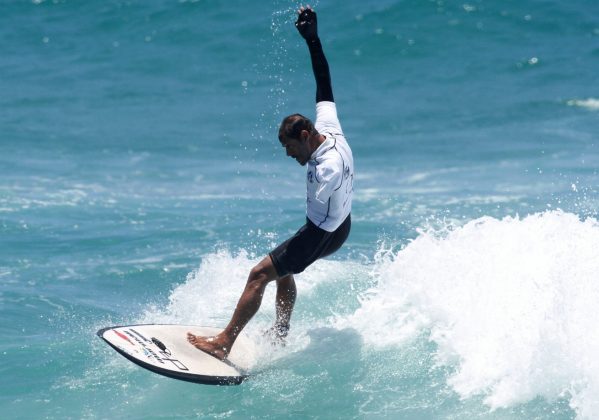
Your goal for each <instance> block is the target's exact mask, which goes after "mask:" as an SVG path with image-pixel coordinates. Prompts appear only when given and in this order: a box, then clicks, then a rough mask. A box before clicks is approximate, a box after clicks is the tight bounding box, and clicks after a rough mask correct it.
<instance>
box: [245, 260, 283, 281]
mask: <svg viewBox="0 0 599 420" xmlns="http://www.w3.org/2000/svg"><path fill="white" fill-rule="evenodd" d="M276 278H277V274H276V270H275V268H274V266H273V265H272V261H271V259H270V257H266V258H264V259H263V260H262V261H260V262H259V263H258V264H257V265H255V266H254V267H253V268H252V269H251V270H250V275H249V277H248V284H254V285H256V286H260V287H262V286H266V285H267V284H268V283H269V282H271V281H273V280H275V279H276Z"/></svg>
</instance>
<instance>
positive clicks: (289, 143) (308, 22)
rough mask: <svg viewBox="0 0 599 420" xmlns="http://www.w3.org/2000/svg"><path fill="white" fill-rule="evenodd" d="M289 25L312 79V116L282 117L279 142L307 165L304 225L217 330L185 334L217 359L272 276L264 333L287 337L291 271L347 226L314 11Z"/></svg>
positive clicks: (343, 147)
mask: <svg viewBox="0 0 599 420" xmlns="http://www.w3.org/2000/svg"><path fill="white" fill-rule="evenodd" d="M295 26H296V28H297V30H298V31H299V33H300V35H301V36H302V37H303V38H304V40H305V41H306V43H307V45H308V50H309V52H310V58H311V62H312V70H313V71H314V78H315V79H316V121H315V123H312V121H311V120H310V119H308V118H306V117H304V116H303V115H301V114H292V115H289V116H287V117H285V118H284V119H283V121H282V123H281V126H280V128H279V141H280V142H281V145H282V146H283V147H284V148H285V151H286V153H287V156H289V157H291V158H293V159H295V160H296V161H297V162H298V163H299V164H300V165H302V166H306V165H307V169H308V170H307V179H306V183H307V210H306V224H305V225H304V226H302V227H301V228H300V229H299V230H298V231H297V232H296V233H295V234H294V235H293V236H292V237H291V238H289V239H288V240H286V241H285V242H283V243H282V244H280V245H279V246H278V247H276V248H275V249H274V250H273V251H271V252H270V253H269V254H268V255H267V256H266V257H265V258H264V259H263V260H262V261H260V263H258V265H256V266H255V267H254V268H252V270H251V271H250V274H249V277H248V280H247V283H246V286H245V289H244V291H243V293H242V295H241V298H240V299H239V302H238V303H237V307H236V308H235V311H234V313H233V317H232V318H231V321H230V322H229V324H228V325H227V327H226V328H225V329H224V330H223V331H222V332H221V333H220V334H218V335H216V336H214V337H201V336H198V335H194V334H192V333H191V332H189V333H188V334H187V340H188V341H189V342H190V343H191V344H192V345H194V346H195V347H197V348H198V349H200V350H202V351H204V352H206V353H209V354H211V355H213V356H214V357H216V358H218V359H221V360H224V359H226V357H227V355H228V354H229V352H230V351H231V347H232V346H233V343H234V342H235V339H236V338H237V336H238V335H239V333H240V332H241V331H242V330H243V328H244V327H245V326H246V325H247V323H248V322H249V321H250V319H251V318H252V317H253V316H254V315H255V314H256V312H257V311H258V309H259V308H260V304H261V302H262V296H263V295H264V290H265V288H266V286H267V284H268V283H270V282H271V281H273V280H276V284H277V294H276V302H275V306H276V320H275V323H274V326H273V327H272V328H271V329H270V330H269V335H271V337H272V338H273V339H274V340H283V339H284V338H285V337H286V336H287V333H288V331H289V321H290V319H291V313H292V311H293V306H294V304H295V298H296V293H297V292H296V286H295V280H294V278H293V274H297V273H301V272H302V271H304V269H305V268H306V267H308V266H309V265H310V264H312V263H313V262H314V261H316V260H317V259H319V258H323V257H326V256H327V255H331V254H332V253H333V252H335V251H337V250H338V249H339V248H340V247H341V245H343V243H344V242H345V240H346V239H347V237H348V235H349V231H350V227H351V215H350V212H351V203H352V194H353V178H354V167H353V157H352V152H351V149H350V147H349V145H348V144H347V141H346V139H345V136H344V135H343V131H342V130H341V125H340V124H339V120H338V118H337V109H336V105H335V101H334V98H333V89H332V87H331V76H330V73H329V65H328V62H327V60H326V57H325V55H324V52H323V50H322V45H321V43H320V39H319V37H318V28H317V21H316V13H315V12H314V11H313V10H312V8H310V6H307V7H305V8H304V7H303V6H302V7H301V8H300V9H299V10H298V17H297V21H296V22H295Z"/></svg>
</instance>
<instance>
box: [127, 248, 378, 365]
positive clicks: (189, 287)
mask: <svg viewBox="0 0 599 420" xmlns="http://www.w3.org/2000/svg"><path fill="white" fill-rule="evenodd" d="M261 258H262V256H260V257H259V258H255V257H253V256H251V255H250V254H249V253H248V252H247V251H245V250H242V251H240V252H238V253H236V254H234V253H231V252H230V251H229V250H226V249H221V250H219V251H216V252H213V253H210V254H207V255H205V256H203V258H202V262H201V264H200V265H199V267H198V268H197V269H196V270H194V271H192V272H191V273H189V274H188V276H187V278H186V279H185V281H184V282H183V283H181V284H179V285H178V286H176V287H175V288H174V289H173V291H172V292H171V294H170V296H169V303H168V305H167V306H166V307H165V308H159V307H150V308H148V309H147V310H146V311H145V313H144V314H143V315H142V316H141V317H140V319H138V320H137V322H140V323H173V324H189V325H206V326H216V327H224V326H225V325H226V324H227V323H228V322H229V320H230V319H231V316H232V314H233V311H234V309H235V306H236V304H237V301H238V299H239V297H240V295H241V292H242V291H243V288H244V286H245V283H246V281H247V277H248V274H249V272H250V270H251V268H252V267H253V266H254V265H255V264H257V263H258V262H259V260H260V259H261ZM366 269H367V268H366V267H365V266H364V265H363V264H360V263H358V262H348V261H343V262H341V261H332V260H321V261H318V262H316V263H315V264H313V265H312V266H310V267H308V269H306V271H304V272H303V273H301V274H299V275H296V283H297V289H298V302H299V301H301V302H302V303H301V305H303V306H308V307H317V308H318V310H316V311H314V313H313V312H307V311H305V310H304V311H302V310H301V309H299V310H298V309H296V311H295V313H294V316H293V322H292V330H293V335H292V336H290V337H289V339H288V345H287V346H286V347H285V349H284V351H279V350H277V349H273V347H272V346H271V345H270V343H269V342H267V341H266V340H265V339H264V337H263V331H265V330H266V329H268V328H269V327H270V326H271V325H272V324H273V322H274V320H275V310H274V307H275V293H276V287H275V284H274V283H272V284H270V285H269V286H268V287H267V288H266V291H265V293H264V297H263V299H262V307H261V308H260V310H259V312H258V313H257V314H256V316H255V317H254V318H253V319H252V321H251V322H250V323H249V324H248V326H247V327H246V328H245V330H244V333H245V334H247V335H248V336H250V337H251V338H252V339H253V340H254V341H255V342H256V343H257V344H258V347H259V352H260V353H261V359H262V361H261V363H264V364H268V363H269V360H275V359H276V358H277V357H279V356H281V355H283V354H289V353H291V352H294V351H298V350H301V349H302V348H304V347H305V346H307V345H308V344H309V343H310V340H309V337H308V333H309V331H310V330H312V329H317V328H319V327H323V326H329V316H330V315H331V313H333V312H334V311H335V310H341V311H344V313H350V312H353V310H354V309H355V307H356V306H357V301H356V300H355V295H356V293H355V292H352V293H351V295H352V296H354V300H353V302H354V306H353V308H350V309H347V306H346V305H338V306H337V307H336V308H330V307H329V306H328V305H322V304H319V302H321V301H322V300H323V298H322V297H321V296H320V295H319V294H318V293H317V292H320V291H322V288H324V289H326V290H325V291H324V292H323V294H327V293H328V291H330V290H341V292H340V295H341V297H338V300H341V301H342V302H345V301H346V299H345V298H344V297H343V293H344V292H345V291H350V292H351V291H352V290H353V289H354V286H355V285H356V286H355V287H356V288H358V286H357V283H358V281H359V280H358V278H365V277H366V275H365V270H366ZM365 289H366V287H365V286H362V287H361V289H360V290H365ZM350 303H351V302H350ZM344 306H345V309H343V307H344Z"/></svg>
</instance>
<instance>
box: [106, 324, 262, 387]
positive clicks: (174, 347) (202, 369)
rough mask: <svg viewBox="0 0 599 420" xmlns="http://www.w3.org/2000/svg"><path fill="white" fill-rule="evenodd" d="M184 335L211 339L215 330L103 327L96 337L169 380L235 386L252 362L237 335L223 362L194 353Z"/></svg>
mask: <svg viewBox="0 0 599 420" xmlns="http://www.w3.org/2000/svg"><path fill="white" fill-rule="evenodd" d="M187 332H191V333H193V334H196V335H201V336H213V335H216V334H218V333H219V332H221V329H219V328H213V327H198V326H194V325H168V324H144V325H125V326H115V327H108V328H103V329H101V330H100V331H98V333H97V334H98V336H99V337H100V338H102V339H103V340H104V341H106V342H107V343H108V344H109V345H110V346H111V347H112V348H113V349H115V350H116V351H117V352H119V353H120V354H121V355H123V356H124V357H126V358H127V359H129V360H130V361H132V362H133V363H136V364H138V365H139V366H141V367H143V368H146V369H148V370H151V371H152V372H155V373H158V374H160V375H164V376H168V377H169V378H175V379H180V380H183V381H189V382H196V383H200V384H208V385H238V384H240V383H241V382H243V380H245V379H246V378H247V377H248V374H249V369H250V368H251V367H252V366H253V365H254V364H255V362H256V347H255V345H254V343H253V342H252V341H251V340H250V339H249V338H247V337H246V336H244V335H240V336H239V337H238V338H237V340H236V341H235V344H234V345H233V348H232V349H231V353H229V356H228V357H227V360H225V361H221V360H218V359H217V358H215V357H213V356H210V355H209V354H207V353H204V352H203V351H201V350H198V349H197V348H195V347H194V346H193V345H191V344H190V343H189V342H188V341H187Z"/></svg>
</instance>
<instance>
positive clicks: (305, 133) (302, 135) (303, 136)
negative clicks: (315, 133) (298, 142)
mask: <svg viewBox="0 0 599 420" xmlns="http://www.w3.org/2000/svg"><path fill="white" fill-rule="evenodd" d="M300 138H301V139H302V141H306V140H308V139H309V138H310V133H309V132H308V130H302V131H301V132H300Z"/></svg>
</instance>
